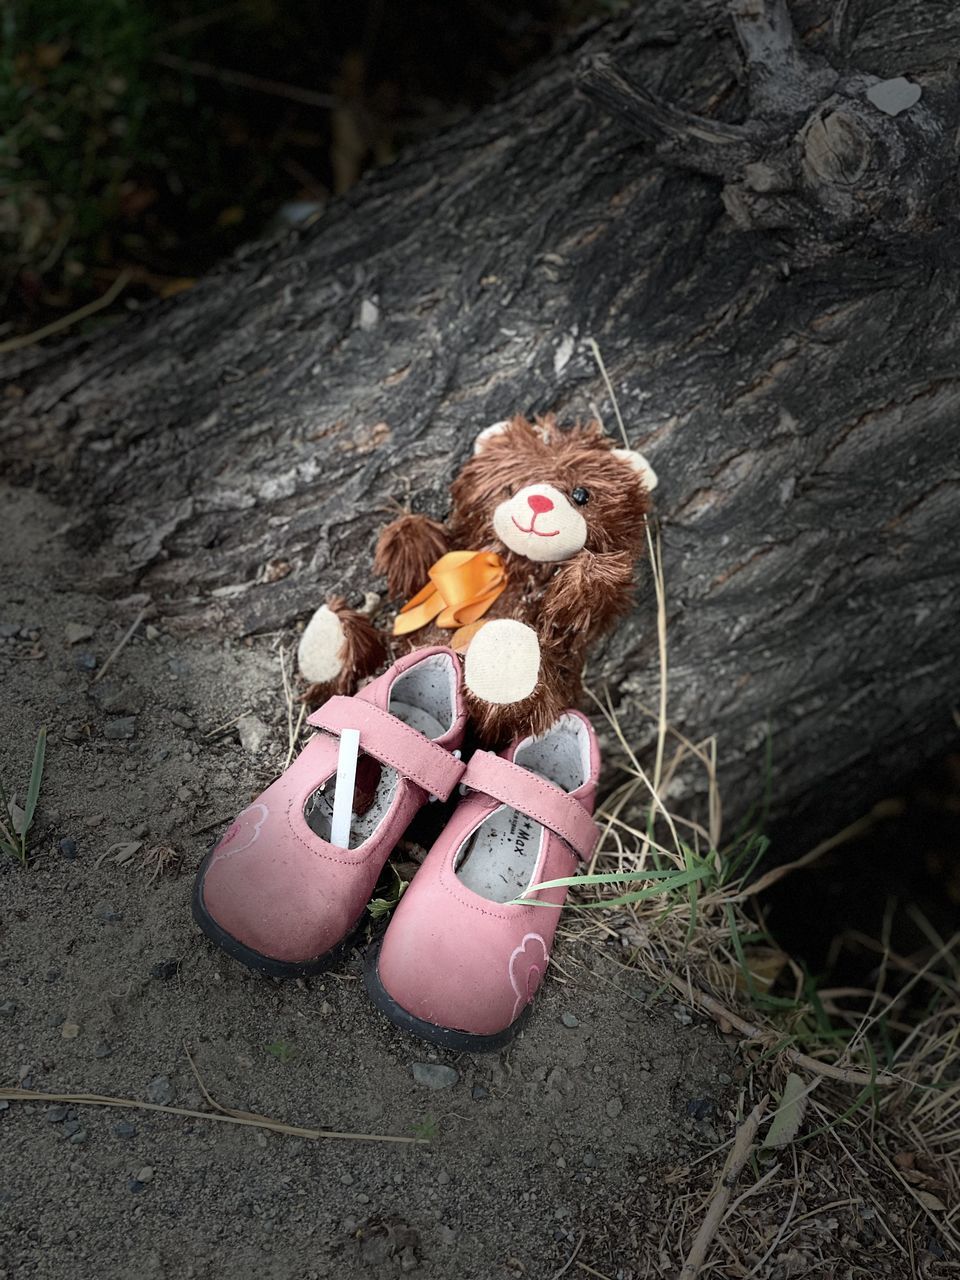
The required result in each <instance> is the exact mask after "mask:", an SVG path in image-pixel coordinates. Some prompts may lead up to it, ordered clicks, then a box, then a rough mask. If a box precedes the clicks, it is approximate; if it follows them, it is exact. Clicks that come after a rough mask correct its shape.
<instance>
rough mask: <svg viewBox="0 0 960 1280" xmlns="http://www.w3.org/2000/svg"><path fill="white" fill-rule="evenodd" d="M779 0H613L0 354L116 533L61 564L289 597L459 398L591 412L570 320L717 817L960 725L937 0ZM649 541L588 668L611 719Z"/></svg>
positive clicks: (351, 555) (337, 563) (435, 441)
mask: <svg viewBox="0 0 960 1280" xmlns="http://www.w3.org/2000/svg"><path fill="white" fill-rule="evenodd" d="M791 12H792V15H793V23H794V25H791V23H790V15H789V14H788V13H787V10H786V8H785V6H784V5H783V3H782V0H736V3H735V4H734V5H733V6H732V14H731V12H730V11H729V10H727V9H726V8H724V7H722V6H719V5H717V4H714V3H707V2H706V0H686V2H684V3H680V2H678V0H650V2H649V3H645V4H643V5H637V6H636V9H635V11H634V12H632V13H631V14H629V15H626V16H625V17H624V18H622V19H618V20H617V21H614V22H609V23H607V24H605V25H601V26H598V27H596V28H594V29H592V30H591V31H589V32H586V33H582V34H581V35H580V36H579V37H578V38H577V40H575V41H574V42H572V44H571V47H570V48H568V49H567V50H565V51H563V52H562V53H561V54H559V55H558V56H557V57H556V58H555V60H553V61H552V62H551V63H549V64H547V65H545V66H543V67H541V68H539V69H537V70H536V71H534V72H532V73H531V74H530V75H529V76H528V77H526V79H525V80H524V81H523V82H521V83H519V84H517V85H516V86H515V87H514V88H513V90H512V92H511V93H510V94H509V95H508V96H506V97H505V98H504V100H503V101H501V102H499V103H497V104H495V105H493V106H491V107H489V108H487V109H485V110H484V111H482V112H481V113H480V114H478V115H477V116H475V117H473V118H472V119H470V120H468V121H466V122H464V123H463V124H461V125H459V126H457V127H455V128H453V129H452V130H450V131H448V132H446V133H445V134H443V135H441V136H439V137H436V138H433V139H431V140H429V141H427V142H425V143H424V144H423V145H422V146H420V147H419V148H418V149H416V150H414V151H412V152H410V153H409V154H407V155H406V156H404V157H403V158H402V159H401V160H400V161H399V162H397V163H396V164H394V165H392V166H391V167H389V168H387V169H383V170H381V171H378V172H376V173H374V174H372V175H370V176H369V177H368V178H367V179H365V180H364V181H363V182H362V183H361V184H360V185H359V186H358V187H357V188H356V189H355V190H354V191H353V192H351V193H350V195H349V196H348V197H347V198H345V199H340V200H338V201H336V202H335V203H333V204H332V205H331V206H330V207H329V209H328V210H327V212H326V213H325V215H324V216H323V217H322V219H321V220H320V221H319V222H318V223H317V224H316V225H315V226H313V227H312V228H311V229H310V230H309V231H307V232H305V233H303V234H300V235H289V236H287V237H285V238H283V239H281V240H278V241H274V242H272V243H270V244H255V245H252V246H250V247H249V248H248V249H246V250H244V251H243V252H241V253H240V254H238V255H237V256H236V257H235V258H234V259H233V260H232V261H231V262H229V263H228V264H227V265H226V266H225V267H223V268H222V269H221V270H219V271H217V272H216V273H214V274H213V275H211V276H210V277H209V278H207V279H206V280H204V281H202V282H201V283H200V284H199V285H198V286H197V287H196V288H195V289H193V290H192V291H191V292H190V293H189V294H187V295H184V296H181V297H178V298H177V299H174V300H171V301H170V302H168V303H165V304H160V305H157V306H155V307H152V308H148V309H146V310H145V311H143V312H142V313H140V314H137V315H132V316H130V317H129V318H127V319H125V320H124V321H123V323H121V324H118V325H117V326H116V327H115V328H113V329H112V330H111V331H110V332H109V333H107V334H101V335H99V336H95V337H94V338H92V339H90V340H86V339H77V340H74V341H72V342H69V343H66V344H63V345H61V346H59V347H58V348H56V349H52V350H51V349H38V348H34V349H29V350H27V351H21V352H20V353H18V354H17V355H16V356H15V357H12V358H9V359H8V361H7V366H6V372H7V379H8V381H7V392H6V398H5V400H4V405H5V410H4V425H3V438H4V442H5V445H4V455H5V460H6V462H5V468H6V470H7V472H8V473H9V474H13V475H14V476H15V477H16V478H17V479H18V480H20V481H22V482H35V483H36V484H38V485H40V486H41V487H43V488H44V489H46V490H49V491H52V492H53V493H55V494H57V495H58V496H60V497H61V498H64V499H67V500H69V501H70V502H71V503H72V504H73V505H74V506H75V508H76V521H75V523H74V525H73V527H72V530H71V534H70V536H72V538H73V539H74V540H75V541H77V542H79V544H80V545H90V546H93V545H99V544H103V543H107V544H108V545H109V547H110V549H111V551H112V554H113V558H114V562H115V566H116V569H115V574H114V575H113V577H112V578H111V580H110V581H108V582H104V581H100V582H97V583H95V584H91V587H92V589H93V588H95V589H97V590H100V591H103V590H107V589H109V590H111V591H113V592H115V593H116V594H118V595H119V594H123V593H126V592H129V591H131V590H139V591H146V592H149V593H150V595H151V596H152V598H153V599H154V601H155V602H156V604H157V607H158V611H159V612H160V614H161V615H163V616H165V617H166V618H168V619H175V620H176V623H177V624H178V625H181V626H185V627H186V626H191V627H204V628H213V627H216V628H218V629H223V628H226V629H229V630H230V631H232V632H233V633H234V634H236V635H237V636H240V635H243V634H245V633H257V632H264V631H270V630H274V629H277V628H285V627H290V626H292V625H293V624H294V623H295V622H296V621H297V620H298V619H302V618H304V617H306V616H307V615H309V613H310V612H312V610H313V609H314V608H315V607H316V605H317V604H318V603H320V601H321V600H322V598H323V597H324V596H325V595H326V594H327V593H328V592H331V591H336V592H340V593H342V594H344V595H346V596H347V597H348V598H354V599H357V600H359V599H360V598H362V596H363V594H364V592H365V591H367V590H368V589H370V588H371V587H376V586H377V585H378V584H377V581H376V579H375V578H374V575H373V569H372V563H371V561H372V549H373V543H374V540H375V537H376V533H377V531H378V528H379V527H380V525H381V524H382V523H383V522H384V520H385V519H386V518H387V515H388V512H389V510H390V508H391V504H395V503H401V504H404V505H407V504H410V505H412V507H413V508H414V509H415V510H420V511H424V512H426V513H428V514H431V515H434V516H440V515H442V514H443V513H444V510H445V505H446V492H447V486H448V483H449V481H450V479H451V477H452V475H453V473H454V471H455V470H456V467H457V465H458V463H459V462H460V461H461V460H463V459H464V458H465V457H466V455H467V453H468V451H469V448H470V444H471V441H472V439H473V436H474V435H475V434H476V432H477V431H478V430H479V429H480V428H482V427H483V426H485V425H487V424H488V423H491V422H493V421H495V420H497V419H499V418H502V417H503V416H504V415H506V414H509V413H511V412H513V411H516V410H523V411H527V412H529V411H537V412H543V411H547V410H553V411H556V412H557V413H558V414H560V415H561V417H565V418H569V419H573V418H575V417H576V416H578V415H579V416H588V415H590V414H591V412H592V408H593V406H597V407H598V408H599V410H600V412H601V414H602V416H603V417H604V420H605V421H606V422H607V423H608V425H609V426H611V427H613V424H614V416H613V412H612V408H611V405H610V403H609V399H608V397H607V395H606V393H605V390H604V386H603V382H602V380H601V378H600V377H599V374H598V371H597V368H596V366H595V364H594V361H593V359H592V356H591V354H590V351H589V348H588V346H587V344H586V341H585V339H586V338H587V337H594V338H596V340H597V342H598V343H599V346H600V349H601V351H602V352H603V355H604V357H605V360H606V363H607V365H608V367H609V371H610V375H611V378H612V380H613V383H614V386H615V387H616V389H617V393H618V398H619V402H620V407H621V410H622V413H623V416H624V419H625V421H626V424H627V430H628V433H629V436H630V440H631V443H632V444H633V445H634V446H635V447H637V448H640V449H642V450H643V451H644V452H645V453H646V454H647V456H648V457H649V458H650V460H651V462H652V463H653V465H654V467H655V469H656V471H657V472H658V474H659V476H660V488H659V489H658V491H657V494H656V499H657V509H658V514H659V518H660V520H661V522H662V533H663V547H664V559H665V575H666V584H667V610H668V616H669V650H670V663H671V675H670V694H669V710H670V716H671V719H672V720H673V722H674V723H675V724H676V725H677V726H678V727H679V728H680V729H681V730H682V731H683V732H684V733H686V734H687V735H688V736H691V737H693V738H695V739H700V738H702V737H704V736H706V735H709V734H712V733H716V734H717V735H718V736H719V749H720V760H721V784H722V788H723V794H724V802H725V808H726V812H727V816H728V819H729V820H730V822H732V821H734V820H736V819H737V818H739V817H742V816H743V815H744V814H745V813H746V812H747V811H748V810H749V809H750V807H751V806H752V805H753V804H754V803H755V802H756V801H758V800H759V799H760V798H761V795H762V793H763V791H764V788H765V786H768V787H769V790H770V794H771V796H772V802H773V808H772V813H773V817H774V818H776V817H778V816H779V817H784V816H790V817H791V818H792V819H793V820H795V822H796V824H797V828H798V836H797V839H798V841H800V842H805V841H806V840H807V839H813V838H814V837H815V836H816V835H817V834H818V833H819V832H822V831H823V830H824V829H826V828H829V827H830V826H831V825H832V824H834V823H835V822H836V821H838V820H841V819H844V818H846V817H847V816H849V815H850V814H852V813H854V812H856V811H858V810H861V809H863V808H865V807H866V806H867V805H868V804H869V803H870V802H871V801H872V799H873V798H875V797H876V796H877V795H878V794H879V792H880V791H881V790H882V789H883V788H884V787H885V786H887V785H888V784H889V783H890V782H891V780H893V779H896V778H897V777H898V776H902V774H903V773H904V772H905V771H908V770H909V769H911V768H912V767H913V766H914V765H915V764H916V763H918V762H919V760H920V759H922V758H923V757H924V756H925V755H928V754H931V753H933V752H937V751H940V750H942V749H943V748H944V747H945V746H946V745H947V743H948V742H949V741H950V740H951V739H952V738H953V736H954V735H955V731H956V729H955V724H954V722H953V719H952V707H953V705H954V701H953V700H954V699H955V697H956V693H957V688H956V685H957V680H956V657H955V654H956V635H957V624H958V621H960V609H958V604H957V599H958V587H960V552H958V534H960V508H958V500H957V490H958V483H960V449H958V441H957V422H958V417H960V367H958V359H957V346H958V328H960V322H958V308H957V298H958V281H960V271H958V265H957V261H956V252H955V243H956V240H955V236H956V215H955V210H956V208H957V202H956V198H955V197H956V186H955V175H956V141H955V137H956V134H955V124H956V111H955V91H954V90H953V89H952V87H951V85H952V80H953V77H954V67H955V60H956V58H957V56H958V55H960V15H958V14H957V12H956V10H955V6H954V5H953V3H952V0H936V2H934V3H931V0H902V2H901V3H900V4H899V5H897V6H890V5H886V4H881V3H879V2H878V3H875V4H861V5H856V4H853V3H851V4H843V3H841V4H839V5H836V6H833V12H832V20H831V8H830V6H828V5H826V4H825V3H819V2H818V3H803V4H797V5H795V6H791ZM794 28H795V29H794ZM796 32H799V33H800V34H796ZM904 74H909V76H910V77H911V79H912V80H913V81H915V83H916V84H918V85H920V87H921V91H922V93H921V97H920V99H919V101H918V102H917V103H916V104H914V105H911V106H909V108H907V109H903V110H901V111H900V112H899V113H898V114H896V115H893V114H889V112H888V110H887V109H881V108H879V107H876V106H874V105H872V104H871V101H870V99H869V98H868V97H867V96H866V95H867V91H868V90H869V89H871V87H872V86H874V85H876V84H877V83H880V82H883V81H886V80H890V79H893V78H895V77H899V76H901V75H904ZM577 85H579V87H580V91H578V89H577ZM880 96H881V99H882V98H883V95H882V94H881V95H880ZM588 99H593V100H588ZM607 112H610V113H612V114H611V115H608V114H607ZM651 140H652V145H651ZM646 578H647V587H646V590H645V591H644V592H643V593H642V596H641V599H640V601H639V604H638V608H637V610H636V612H635V614H634V615H633V616H632V617H631V618H630V620H629V621H628V622H627V623H626V624H624V625H622V626H621V627H620V628H619V630H618V632H617V633H616V635H615V637H614V638H613V639H611V640H610V641H609V642H608V643H607V644H606V646H605V648H604V650H603V651H602V652H599V653H598V654H597V655H596V660H595V662H594V664H593V670H592V673H591V677H592V682H593V683H594V685H596V686H599V685H601V684H603V683H607V684H608V685H609V687H610V689H611V691H612V694H613V699H614V703H615V705H616V707H617V710H618V713H619V715H620V717H621V720H622V723H623V727H624V730H625V732H626V734H627V735H628V736H629V737H630V738H631V739H632V740H633V741H634V742H636V743H637V745H638V748H639V749H641V750H642V749H643V748H644V747H645V745H646V744H648V743H649V741H650V738H651V733H652V730H651V727H650V722H649V720H648V719H647V717H646V716H645V715H644V714H643V713H642V712H641V710H640V704H642V703H647V704H652V703H654V702H655V700H656V692H657V645H656V634H655V616H654V615H655V608H654V603H653V597H652V589H651V588H650V586H649V574H647V575H646ZM768 742H769V758H770V763H769V776H768V775H767V765H766V764H765V760H766V758H767V744H768ZM689 785H690V787H691V788H694V789H696V787H697V786H698V785H699V783H697V782H695V781H692V780H691V781H690V783H689ZM801 827H802V831H801ZM728 829H729V828H728ZM789 846H790V839H789V835H787V837H786V840H785V844H784V847H785V848H789Z"/></svg>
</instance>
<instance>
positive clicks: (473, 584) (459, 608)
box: [393, 551, 507, 648]
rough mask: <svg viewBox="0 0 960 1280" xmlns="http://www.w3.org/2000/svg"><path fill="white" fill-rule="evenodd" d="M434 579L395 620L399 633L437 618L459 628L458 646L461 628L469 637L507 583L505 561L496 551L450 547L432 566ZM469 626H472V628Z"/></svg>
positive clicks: (439, 623) (435, 620)
mask: <svg viewBox="0 0 960 1280" xmlns="http://www.w3.org/2000/svg"><path fill="white" fill-rule="evenodd" d="M429 577H430V581H429V582H428V583H427V585H426V586H425V587H424V588H423V590H422V591H418V592H417V594H416V595H415V596H414V597H413V599H412V600H408V601H407V603H406V604H405V605H404V606H403V608H402V609H401V610H400V612H399V613H398V614H397V616H396V619H395V621H394V624H393V634H394V635H395V636H405V635H407V633H408V632H410V631H416V630H418V629H419V628H420V627H425V626H426V625H427V623H428V622H435V623H436V625H437V626H438V627H444V628H446V629H453V628H454V627H457V628H459V630H458V632H457V635H455V636H454V637H453V643H454V648H457V647H458V644H457V640H458V637H459V636H460V631H468V634H467V635H465V636H463V637H461V638H462V639H463V640H467V639H469V635H471V634H472V633H473V632H474V631H475V630H476V627H474V626H473V625H471V624H473V623H475V622H476V621H477V619H478V618H480V617H481V616H482V615H483V614H484V613H486V611H487V610H488V609H489V608H490V606H491V605H492V604H493V602H494V600H496V598H497V596H498V595H500V593H501V592H502V591H503V589H504V588H505V587H506V585H507V574H506V570H505V569H504V567H503V561H502V560H501V559H500V557H499V556H498V555H497V553H496V552H495V551H448V552H447V554H446V555H445V556H441V557H440V559H439V560H438V561H437V562H436V564H434V565H432V566H431V568H430V570H429ZM468 629H469V630H468Z"/></svg>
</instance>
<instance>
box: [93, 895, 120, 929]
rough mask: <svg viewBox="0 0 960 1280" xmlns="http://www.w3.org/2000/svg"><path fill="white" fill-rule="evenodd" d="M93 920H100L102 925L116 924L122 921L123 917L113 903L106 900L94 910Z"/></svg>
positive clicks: (99, 903)
mask: <svg viewBox="0 0 960 1280" xmlns="http://www.w3.org/2000/svg"><path fill="white" fill-rule="evenodd" d="M93 918H94V919H95V920H99V921H100V923H101V924H115V923H116V922H117V921H118V920H122V919H123V916H122V915H121V913H120V912H119V911H117V910H116V909H115V908H114V905H113V903H112V902H107V901H106V900H105V899H104V900H103V901H102V902H98V903H97V905H96V906H95V907H94V908H93Z"/></svg>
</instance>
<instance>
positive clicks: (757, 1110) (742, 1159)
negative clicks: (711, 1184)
mask: <svg viewBox="0 0 960 1280" xmlns="http://www.w3.org/2000/svg"><path fill="white" fill-rule="evenodd" d="M766 1107H767V1099H766V1098H761V1099H760V1101H759V1102H758V1103H757V1105H756V1106H755V1107H754V1108H753V1110H752V1111H751V1112H750V1114H749V1115H748V1116H747V1118H746V1120H744V1122H743V1124H742V1125H741V1126H740V1128H739V1130H738V1131H737V1140H736V1142H734V1144H733V1150H732V1151H731V1152H730V1154H729V1156H728V1157H727V1163H726V1164H725V1165H724V1168H723V1173H722V1174H721V1176H720V1181H719V1182H718V1183H717V1188H716V1190H715V1191H714V1193H713V1199H712V1200H711V1201H710V1208H709V1209H708V1210H707V1216H706V1217H705V1218H704V1220H703V1222H702V1223H701V1224H700V1230H699V1231H698V1232H697V1234H696V1236H695V1237H694V1241H693V1245H692V1246H691V1248H690V1252H689V1253H688V1254H687V1260H686V1262H685V1263H684V1264H683V1269H682V1270H681V1272H680V1280H695V1277H696V1276H698V1275H699V1274H700V1268H701V1267H702V1266H703V1264H704V1262H705V1261H706V1258H707V1252H708V1250H709V1248H710V1245H711V1244H712V1243H713V1237H714V1236H715V1235H716V1234H717V1228H718V1227H719V1226H720V1223H721V1222H722V1221H723V1215H724V1213H725V1212H726V1208H727V1205H728V1204H729V1202H730V1196H731V1195H732V1194H733V1189H734V1187H735V1186H736V1185H737V1182H738V1181H739V1179H740V1175H741V1173H742V1172H743V1167H744V1165H745V1164H746V1163H747V1161H748V1160H749V1159H750V1156H751V1154H752V1152H753V1144H754V1141H755V1140H756V1136H757V1130H758V1129H759V1128H760V1121H761V1120H762V1119H763V1113H764V1111H765V1110H766Z"/></svg>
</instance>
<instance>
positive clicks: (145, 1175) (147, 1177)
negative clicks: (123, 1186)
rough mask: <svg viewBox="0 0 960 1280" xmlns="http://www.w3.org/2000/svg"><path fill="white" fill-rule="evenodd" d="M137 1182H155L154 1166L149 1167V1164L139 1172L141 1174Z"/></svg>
mask: <svg viewBox="0 0 960 1280" xmlns="http://www.w3.org/2000/svg"><path fill="white" fill-rule="evenodd" d="M137 1181H138V1182H152V1181H153V1166H152V1165H149V1164H145V1165H144V1166H143V1168H142V1169H141V1170H140V1171H139V1173H138V1174H137Z"/></svg>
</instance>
